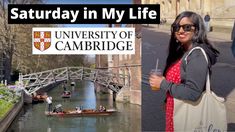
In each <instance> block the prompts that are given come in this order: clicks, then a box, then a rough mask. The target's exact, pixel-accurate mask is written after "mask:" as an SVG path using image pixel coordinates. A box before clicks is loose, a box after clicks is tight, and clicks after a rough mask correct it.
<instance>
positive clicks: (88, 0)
mask: <svg viewBox="0 0 235 132" xmlns="http://www.w3.org/2000/svg"><path fill="white" fill-rule="evenodd" d="M45 2H46V3H48V4H131V3H132V0H45ZM64 26H65V27H105V26H107V25H105V24H64Z"/></svg>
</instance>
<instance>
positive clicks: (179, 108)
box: [173, 47, 227, 132]
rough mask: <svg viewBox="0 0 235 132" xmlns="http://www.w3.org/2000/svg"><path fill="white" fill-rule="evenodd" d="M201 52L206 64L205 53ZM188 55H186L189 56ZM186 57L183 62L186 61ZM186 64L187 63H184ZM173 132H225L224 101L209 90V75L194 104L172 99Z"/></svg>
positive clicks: (196, 48)
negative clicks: (200, 94)
mask: <svg viewBox="0 0 235 132" xmlns="http://www.w3.org/2000/svg"><path fill="white" fill-rule="evenodd" d="M193 50H201V51H202V53H203V55H204V56H205V58H206V61H207V62H208V59H207V56H206V53H205V51H204V50H203V49H202V48H201V47H195V48H193V49H192V50H191V51H190V52H189V54H191V53H192V52H193ZM189 54H188V55H189ZM188 55H187V56H186V58H185V60H186V59H187V57H188ZM186 64H187V61H186ZM173 119H174V130H175V131H180V132H224V131H227V119H226V107H225V100H224V98H222V97H218V96H217V95H216V94H215V93H214V92H212V91H211V89H210V78H209V73H208V74H207V81H206V90H205V91H204V92H203V93H202V96H201V97H200V99H198V100H197V101H196V102H192V101H185V100H179V99H175V98H174V116H173Z"/></svg>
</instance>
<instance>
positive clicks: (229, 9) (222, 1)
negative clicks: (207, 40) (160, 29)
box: [142, 0, 235, 32]
mask: <svg viewBox="0 0 235 132" xmlns="http://www.w3.org/2000/svg"><path fill="white" fill-rule="evenodd" d="M142 3H143V4H160V8H161V9H160V10H161V12H160V13H161V15H160V17H161V18H166V19H167V23H170V24H171V23H172V21H173V20H174V19H175V17H176V15H177V14H179V13H180V12H182V11H185V10H189V11H194V12H197V13H198V14H200V15H201V16H202V17H204V16H205V15H206V13H209V15H210V16H211V26H212V27H213V30H216V31H225V32H231V29H232V26H233V22H234V20H235V15H234V12H235V0H142Z"/></svg>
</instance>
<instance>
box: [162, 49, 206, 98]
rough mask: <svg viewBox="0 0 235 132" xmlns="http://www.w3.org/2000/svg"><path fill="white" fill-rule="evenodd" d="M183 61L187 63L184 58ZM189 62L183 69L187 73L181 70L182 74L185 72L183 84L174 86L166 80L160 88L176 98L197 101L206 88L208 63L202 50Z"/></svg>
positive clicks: (191, 56)
mask: <svg viewBox="0 0 235 132" xmlns="http://www.w3.org/2000/svg"><path fill="white" fill-rule="evenodd" d="M182 61H185V60H184V58H183V60H182ZM187 61H188V63H187V64H186V66H185V68H183V69H185V71H182V68H181V72H185V73H183V77H181V83H180V84H174V83H172V82H169V81H167V80H165V79H164V80H163V81H162V82H161V85H160V88H161V89H162V90H165V91H166V92H167V91H168V92H169V93H170V94H171V95H172V96H173V97H174V98H177V99H182V100H190V101H196V100H198V99H199V97H200V96H201V94H202V92H203V90H204V88H205V84H206V77H207V72H208V63H207V62H206V59H205V57H204V55H203V53H202V52H201V51H200V50H195V51H193V52H192V53H191V54H190V55H189V56H188V59H187ZM181 65H183V63H182V64H181ZM181 75H182V74H181Z"/></svg>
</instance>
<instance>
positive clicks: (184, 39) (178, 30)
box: [173, 17, 195, 46]
mask: <svg viewBox="0 0 235 132" xmlns="http://www.w3.org/2000/svg"><path fill="white" fill-rule="evenodd" d="M173 30H174V32H175V36H176V39H177V40H178V41H179V42H181V44H182V45H184V46H190V45H191V43H192V37H193V35H194V32H195V26H194V25H193V23H192V22H191V20H190V19H189V18H187V17H184V18H182V19H181V20H180V22H179V23H178V24H177V25H175V26H174V28H173Z"/></svg>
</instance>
